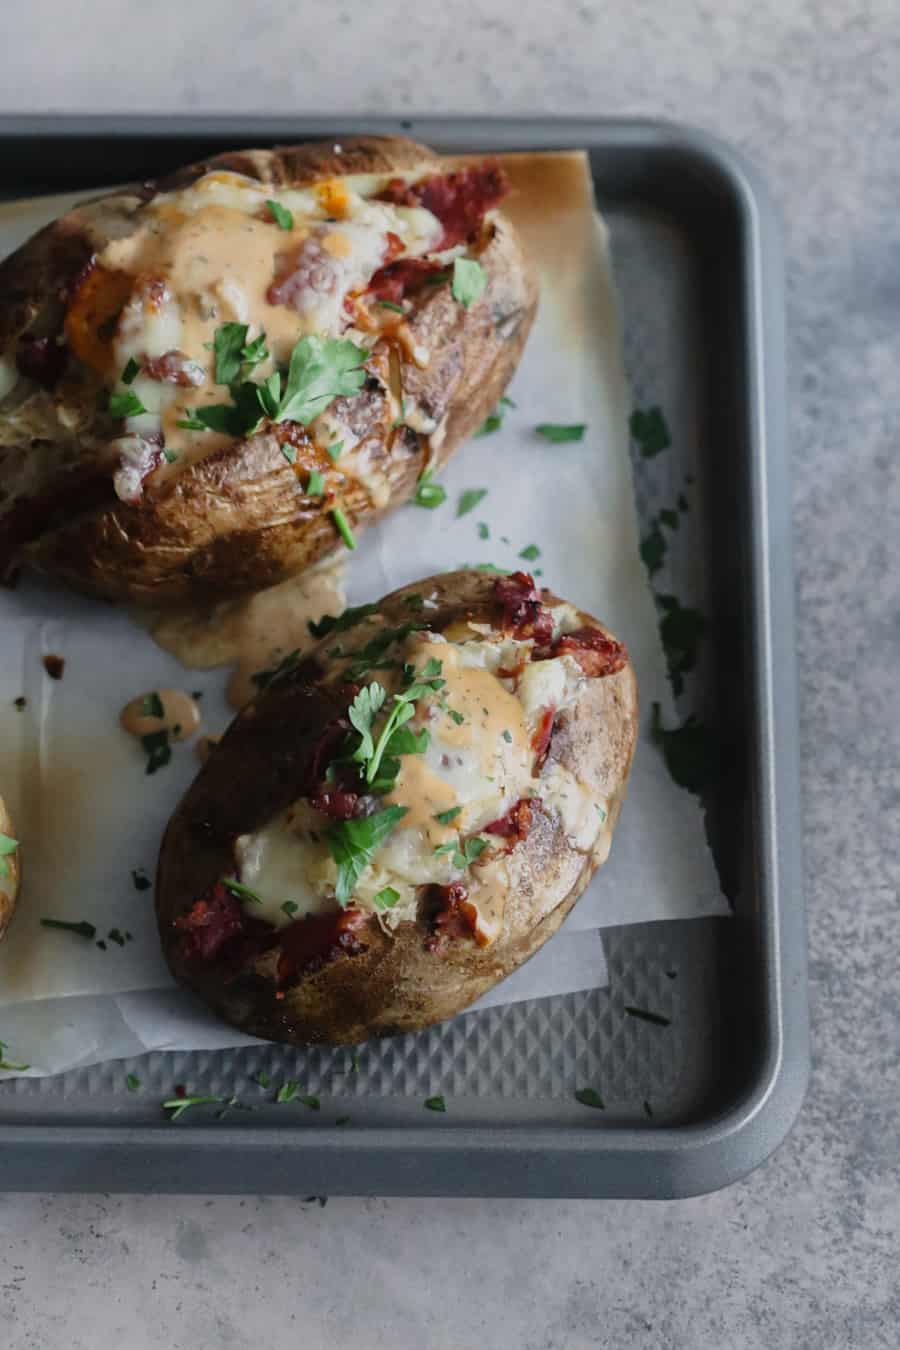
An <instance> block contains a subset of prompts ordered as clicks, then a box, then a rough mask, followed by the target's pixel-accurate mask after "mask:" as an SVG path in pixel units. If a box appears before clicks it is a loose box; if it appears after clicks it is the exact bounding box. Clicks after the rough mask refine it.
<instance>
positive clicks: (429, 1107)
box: [423, 1096, 447, 1111]
mask: <svg viewBox="0 0 900 1350" xmlns="http://www.w3.org/2000/svg"><path fill="white" fill-rule="evenodd" d="M423 1105H424V1107H425V1110H426V1111H446V1110H447V1103H446V1102H445V1101H444V1099H443V1097H441V1096H437V1097H426V1098H425V1101H424V1103H423Z"/></svg>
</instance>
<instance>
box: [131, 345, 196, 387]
mask: <svg viewBox="0 0 900 1350" xmlns="http://www.w3.org/2000/svg"><path fill="white" fill-rule="evenodd" d="M141 370H142V371H143V373H144V374H145V375H146V376H148V377H149V379H151V380H159V381H161V382H165V383H166V384H177V385H178V386H179V387H180V388H182V389H189V388H196V387H197V386H198V385H201V384H202V383H203V381H204V380H205V378H206V375H205V373H204V371H203V368H202V367H201V366H198V365H197V362H196V361H192V360H191V359H190V358H189V357H187V356H185V354H184V352H179V351H171V352H164V353H163V355H162V356H145V357H144V359H143V361H142V362H141Z"/></svg>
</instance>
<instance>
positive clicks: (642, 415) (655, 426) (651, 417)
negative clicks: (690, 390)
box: [628, 406, 672, 459]
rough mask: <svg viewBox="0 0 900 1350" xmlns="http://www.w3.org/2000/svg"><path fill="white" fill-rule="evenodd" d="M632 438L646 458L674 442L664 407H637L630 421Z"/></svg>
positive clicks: (666, 448)
mask: <svg viewBox="0 0 900 1350" xmlns="http://www.w3.org/2000/svg"><path fill="white" fill-rule="evenodd" d="M628 427H629V430H630V432H631V439H632V440H633V441H634V443H635V445H636V446H637V447H638V449H639V450H640V452H641V454H642V455H643V457H644V459H653V457H654V456H655V455H658V454H660V453H661V451H663V450H668V448H669V446H670V445H671V444H672V438H671V436H670V435H669V427H668V424H667V423H666V419H665V417H664V416H663V413H662V409H661V408H659V407H656V406H654V407H652V408H647V409H641V408H635V410H634V412H633V413H632V414H631V417H630V419H629V422H628Z"/></svg>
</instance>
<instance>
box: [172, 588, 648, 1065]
mask: <svg viewBox="0 0 900 1350" xmlns="http://www.w3.org/2000/svg"><path fill="white" fill-rule="evenodd" d="M323 627H324V629H325V630H327V631H325V632H324V633H323V632H322V628H323ZM319 632H320V634H321V636H320V637H319V640H318V642H317V643H316V645H315V646H313V647H312V648H310V649H309V650H308V651H307V652H306V653H305V654H304V655H302V656H301V655H300V654H299V653H295V654H293V656H292V657H290V658H288V659H286V660H285V661H283V662H282V663H281V665H280V666H279V667H278V668H277V669H275V670H273V671H269V672H265V673H264V675H263V677H262V682H263V684H264V685H265V687H264V688H263V690H262V692H261V693H260V694H259V696H258V697H257V698H256V699H255V700H254V701H253V702H251V703H250V704H248V706H247V707H246V708H245V709H244V711H243V712H241V713H240V714H239V715H238V717H237V718H236V719H235V721H234V722H233V723H232V725H231V727H230V728H229V729H228V731H227V732H226V734H225V736H224V738H223V739H222V741H221V742H220V743H219V745H218V746H217V747H216V748H215V749H213V751H212V753H211V755H210V757H209V760H208V762H207V763H206V765H205V766H204V768H203V769H202V771H201V772H200V774H199V776H198V777H197V779H196V780H195V782H194V783H193V785H192V787H191V788H190V789H189V791H188V792H187V794H186V796H185V797H184V799H183V800H182V802H181V804H180V805H179V807H178V809H177V810H176V812H175V814H174V816H173V818H172V820H171V822H170V824H169V826H168V829H167V831H166V834H165V837H164V839H163V843H162V848H161V852H160V858H159V867H158V873H157V879H156V908H157V917H158V922H159V931H160V935H161V940H162V945H163V949H164V952H165V956H166V959H167V961H168V963H169V966H170V968H171V970H172V972H173V974H174V975H175V977H176V979H177V980H178V981H180V982H181V983H182V984H185V985H188V986H190V987H191V988H192V989H194V990H196V991H197V992H198V993H199V994H200V995H201V996H202V997H203V998H204V999H205V1000H206V1002H207V1003H208V1004H209V1005H210V1006H211V1007H212V1008H213V1009H214V1010H215V1011H216V1012H217V1013H218V1014H219V1015H220V1016H221V1017H223V1018H224V1019H225V1020H226V1021H227V1022H230V1023H232V1024H233V1025H234V1026H236V1027H239V1028H241V1030H243V1031H246V1032H250V1033H252V1034H253V1035H256V1036H260V1037H264V1038H266V1039H269V1040H276V1041H288V1042H291V1043H293V1044H297V1045H305V1044H316V1043H330V1044H353V1043H356V1042H359V1041H363V1040H365V1039H366V1038H369V1037H376V1036H388V1035H393V1034H397V1033H401V1032H409V1031H416V1030H418V1029H420V1028H422V1027H425V1026H428V1025H429V1024H430V1023H433V1022H437V1021H439V1020H441V1019H443V1018H447V1017H451V1016H452V1015H453V1014H454V1013H457V1012H459V1011H460V1010H461V1009H463V1008H465V1007H466V1006H467V1005H468V1004H469V1003H471V1002H472V1001H473V1000H474V999H476V998H477V997H478V996H479V995H480V994H483V993H484V992H485V991H486V990H487V989H489V988H490V987H491V986H492V985H494V984H496V982H497V981H498V980H501V979H503V977H504V976H506V975H508V974H510V973H511V972H512V971H513V970H515V969H516V967H517V966H519V965H521V963H522V962H523V961H525V960H527V959H528V957H530V956H531V955H533V953H534V952H536V951H537V950H538V948H539V947H540V946H541V945H542V944H543V943H544V942H545V941H546V940H547V938H549V937H550V936H551V934H553V933H554V932H555V931H556V929H557V928H558V927H559V925H560V924H561V923H562V921H563V919H564V918H565V916H566V915H567V914H568V912H569V910H570V909H571V908H572V906H573V905H574V904H575V901H576V900H577V898H578V896H579V895H580V894H581V892H582V891H583V889H584V887H585V886H586V885H587V883H588V881H589V880H590V878H591V876H592V875H593V873H594V871H595V870H596V868H597V867H598V866H599V865H600V864H601V863H602V862H603V861H604V860H605V858H606V856H607V853H608V850H609V846H610V840H611V836H612V831H613V827H614V826H615V823H616V820H617V818H618V815H619V811H620V808H621V805H622V801H623V798H624V795H625V789H626V784H627V780H628V773H629V769H630V765H631V758H632V753H633V750H634V743H635V735H636V729H637V722H638V709H637V688H636V683H635V677H634V672H633V669H632V666H631V665H630V663H629V661H628V656H627V653H626V651H625V649H624V647H623V646H622V644H621V643H620V642H618V641H617V640H616V639H615V638H614V637H613V636H612V635H611V634H610V633H609V632H607V630H606V629H605V628H604V627H603V626H602V625H601V624H600V623H598V622H597V620H596V619H594V618H592V617H591V616H590V615H588V614H584V613H582V612H581V611H579V610H577V609H576V608H574V606H572V605H570V604H567V603H565V602H563V601H561V600H559V599H558V598H557V597H556V596H554V595H552V594H551V593H550V592H549V591H547V590H544V591H540V590H538V588H537V587H536V586H535V583H534V581H533V580H532V578H531V577H530V576H529V575H528V574H526V573H514V574H513V575H512V576H502V577H494V576H490V575H487V574H485V573H484V572H480V571H460V572H453V573H448V574H445V575H442V576H437V577H431V578H429V579H427V580H425V581H422V582H419V583H418V584H415V585H412V586H407V587H405V588H404V589H402V590H399V591H395V592H394V593H393V594H391V595H389V596H388V597H387V598H386V599H384V600H383V601H381V603H380V604H378V605H370V606H363V607H361V608H359V609H356V610H349V611H346V613H345V614H344V615H343V616H341V617H340V618H339V619H337V620H325V621H323V624H322V625H319Z"/></svg>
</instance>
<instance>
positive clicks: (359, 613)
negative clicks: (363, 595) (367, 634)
mask: <svg viewBox="0 0 900 1350" xmlns="http://www.w3.org/2000/svg"><path fill="white" fill-rule="evenodd" d="M377 613H378V606H377V605H351V606H350V607H349V609H345V610H344V612H343V613H342V614H338V615H333V614H323V615H322V618H321V619H319V621H318V623H316V622H315V621H314V620H313V619H310V620H309V621H308V622H307V625H306V626H307V628H308V629H309V631H310V634H311V635H312V636H313V637H314V638H321V637H326V636H327V635H328V634H329V633H343V632H346V630H347V629H348V628H355V626H356V625H357V624H358V623H362V621H363V619H368V618H369V616H370V615H371V614H377Z"/></svg>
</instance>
